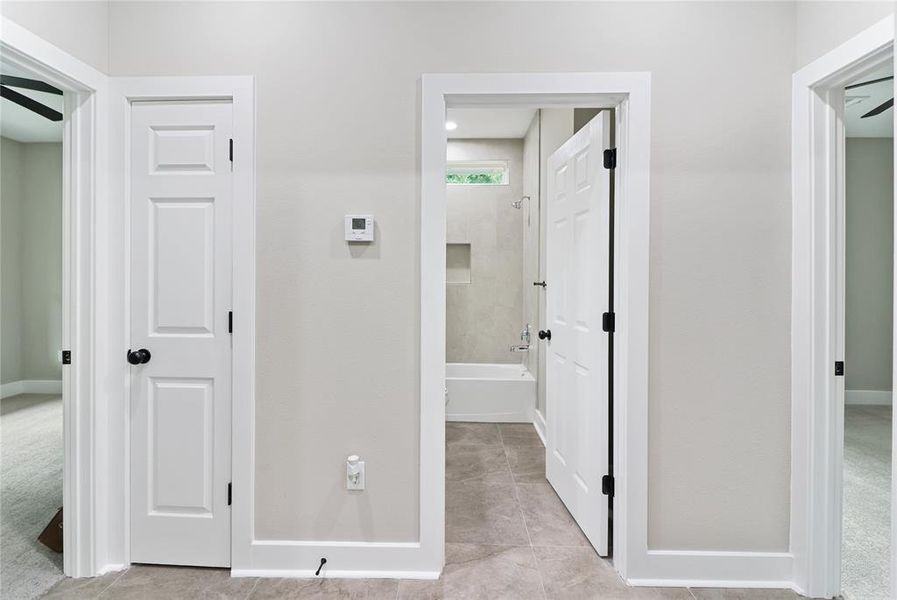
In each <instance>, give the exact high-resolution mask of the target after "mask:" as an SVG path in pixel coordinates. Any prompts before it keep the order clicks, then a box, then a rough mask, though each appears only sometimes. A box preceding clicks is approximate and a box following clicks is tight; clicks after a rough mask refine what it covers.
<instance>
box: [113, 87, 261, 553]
mask: <svg viewBox="0 0 897 600" xmlns="http://www.w3.org/2000/svg"><path fill="white" fill-rule="evenodd" d="M110 98H111V102H112V106H113V108H114V110H112V112H111V122H110V139H112V140H113V141H114V143H115V144H116V145H115V146H113V150H114V151H113V152H111V153H110V156H109V173H110V180H111V187H112V189H115V190H116V194H117V195H118V194H121V197H125V198H126V197H129V196H128V194H129V190H130V186H131V181H130V164H129V159H128V155H129V151H128V149H129V147H130V143H131V142H130V138H131V135H130V123H131V109H132V103H133V102H137V101H141V102H146V101H175V100H176V101H183V100H197V101H210V102H211V101H218V100H221V101H227V102H230V104H231V105H232V109H233V129H232V136H231V137H232V139H233V140H234V143H233V154H232V158H233V160H232V165H233V166H232V169H233V171H232V179H233V180H232V185H233V225H232V250H233V252H232V257H231V264H232V273H233V296H232V299H231V307H229V308H228V309H227V310H226V311H225V316H224V317H223V318H224V320H223V321H221V323H218V319H217V317H218V316H219V315H216V321H215V322H214V324H213V327H217V328H219V329H222V328H223V331H227V326H228V318H227V314H226V313H227V312H232V313H233V320H232V333H231V334H230V338H231V347H232V351H231V369H232V389H231V393H232V403H231V405H232V408H231V415H230V416H231V423H232V427H231V454H230V460H231V474H232V488H231V489H232V495H231V500H232V504H231V507H230V511H231V534H230V547H229V550H230V557H231V566H232V568H234V569H236V568H237V567H238V566H239V565H240V564H241V562H240V561H241V560H245V558H244V557H245V556H246V555H247V554H249V553H250V551H251V545H252V542H251V540H252V514H253V510H254V509H253V506H252V504H253V497H252V493H251V490H252V489H253V485H254V484H253V474H252V464H253V450H254V440H253V437H254V410H255V285H256V258H255V256H256V243H255V219H256V218H255V203H256V199H255V82H254V78H253V77H251V76H236V77H230V76H221V77H219V76H213V77H121V78H111V79H110ZM159 131H162V130H161V129H160V130H159ZM165 131H166V132H168V133H172V135H174V133H173V132H175V131H178V130H177V129H176V128H175V129H166V130H165ZM180 131H181V133H183V132H186V133H187V134H189V135H193V136H194V137H196V138H197V140H195V141H196V143H195V144H194V143H192V142H191V144H190V146H189V147H188V151H185V152H183V153H181V154H178V155H173V154H172V152H171V151H169V150H165V149H164V148H165V146H164V144H163V145H162V146H160V147H161V148H162V150H161V151H160V152H158V153H157V154H155V155H154V156H157V157H158V159H159V160H158V161H155V160H154V161H150V158H149V156H148V157H147V163H148V164H147V167H148V168H149V169H151V170H152V171H159V172H160V173H173V172H174V173H178V174H181V175H184V176H185V177H196V178H200V177H204V176H205V175H206V174H207V173H208V172H209V171H208V169H210V168H215V167H216V165H215V161H221V160H227V161H228V162H231V161H230V160H229V159H230V156H228V155H222V157H223V158H222V157H218V156H213V157H210V156H209V155H208V154H207V153H206V148H205V145H204V144H205V137H204V134H202V135H201V134H200V133H201V132H202V131H204V130H203V129H202V128H199V129H197V128H193V129H189V128H188V129H181V130H180ZM197 132H200V133H197ZM228 151H230V148H228ZM190 196H191V197H193V198H200V199H201V198H203V197H204V196H203V195H202V194H190ZM124 204H127V203H124ZM114 222H115V223H116V224H117V228H120V229H121V230H123V231H125V232H126V231H127V230H128V227H127V226H125V224H128V223H130V212H129V210H127V209H126V208H125V207H122V208H121V209H120V210H119V212H118V213H117V214H116V215H115V221H114ZM116 247H118V248H121V249H122V251H121V255H122V256H121V262H120V263H119V264H117V265H116V268H117V269H120V272H121V273H122V278H123V279H126V277H125V273H126V270H127V269H126V267H125V265H128V264H129V263H130V255H129V252H128V250H127V249H128V248H129V247H130V237H129V236H128V235H126V234H125V233H121V234H120V235H119V237H118V238H117V240H116ZM129 297H130V282H128V283H127V286H126V288H125V293H124V298H129ZM130 318H131V316H130V311H126V312H125V313H124V314H123V315H122V319H123V322H124V323H129V322H130ZM182 325H183V324H178V325H173V327H174V329H175V330H178V327H180V326H182ZM189 325H190V327H191V328H193V329H194V331H192V332H186V331H179V330H178V331H176V333H177V334H178V335H182V334H185V333H187V334H189V333H192V334H194V335H198V336H204V335H209V334H208V333H206V332H203V331H200V330H199V329H196V324H195V323H190V324H189ZM201 328H202V329H206V328H207V327H206V326H205V325H202V327H201ZM166 333H167V332H164V331H160V332H159V333H158V334H157V335H160V336H164V335H166ZM128 341H129V340H128V338H127V337H126V335H125V334H124V333H123V334H122V335H121V336H120V337H119V348H122V349H121V350H120V351H119V349H118V348H117V349H116V358H117V359H121V363H122V364H123V365H125V366H127V365H126V363H125V361H124V360H123V357H124V350H126V349H127V346H128ZM123 373H126V369H123ZM122 377H123V379H120V380H119V381H121V382H122V384H123V385H126V383H127V378H126V375H125V374H123V375H122ZM129 404H130V402H129V400H128V398H124V399H123V401H121V402H120V403H118V402H117V403H116V406H114V407H113V408H112V409H111V411H110V419H111V422H112V423H116V424H118V425H117V428H120V430H121V431H123V432H124V433H122V434H121V435H120V436H119V437H118V438H117V439H115V440H114V443H113V444H112V445H111V446H110V455H111V456H110V468H111V470H112V471H113V472H115V473H117V479H116V481H114V482H112V483H113V485H112V490H111V493H114V494H117V498H124V499H125V503H124V504H125V506H129V505H130V492H129V488H130V486H129V484H128V481H129V470H128V464H129V463H130V452H129V447H130V443H131V441H130V436H129V435H128V434H127V431H128V429H129V428H128V423H129V422H130V416H131V415H130V412H129ZM110 521H111V525H110V526H111V527H112V528H113V530H114V531H116V532H118V534H119V536H120V537H119V538H118V540H117V543H118V547H117V553H118V554H117V558H119V557H120V558H119V559H118V560H116V561H115V562H112V561H110V563H111V564H110V565H109V569H114V568H117V567H119V566H127V565H128V564H130V562H131V556H130V536H129V529H130V527H129V524H130V513H129V510H127V509H121V510H120V512H119V513H118V514H115V515H112V516H111V517H110ZM116 563H117V564H116Z"/></svg>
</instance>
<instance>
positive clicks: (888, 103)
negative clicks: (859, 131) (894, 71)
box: [844, 75, 894, 119]
mask: <svg viewBox="0 0 897 600" xmlns="http://www.w3.org/2000/svg"><path fill="white" fill-rule="evenodd" d="M892 79H894V76H893V75H888V76H887V77H881V78H880V79H873V80H872V81H864V82H862V83H854V84H853V85H848V86H847V87H845V88H844V89H845V90H855V89H856V88H861V87H864V86H867V85H872V84H874V83H881V82H882V81H891V80H892ZM893 106H894V99H893V98H891V99H890V100H888V101H886V102H883V103H881V104H879V105H878V106H876V107H875V108H873V109H872V110H870V111H869V112H867V113H866V114H865V115H863V116H862V117H860V118H861V119H866V118H868V117H874V116H877V115H880V114H881V113H883V112H885V111H886V110H888V109H889V108H891V107H893Z"/></svg>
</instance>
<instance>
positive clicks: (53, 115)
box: [0, 85, 62, 121]
mask: <svg viewBox="0 0 897 600" xmlns="http://www.w3.org/2000/svg"><path fill="white" fill-rule="evenodd" d="M0 98H6V99H7V100H9V101H10V102H15V103H16V104H18V105H19V106H21V107H22V108H27V109H28V110H30V111H31V112H34V113H37V114H39V115H40V116H42V117H44V118H45V119H49V120H51V121H61V120H62V113H61V112H59V111H56V110H53V109H52V108H50V107H49V106H46V105H45V104H41V103H40V102H38V101H37V100H35V99H33V98H29V97H28V96H25V95H23V94H20V93H19V92H17V91H15V90H13V89H10V88H8V87H6V86H5V85H0Z"/></svg>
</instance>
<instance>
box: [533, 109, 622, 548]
mask: <svg viewBox="0 0 897 600" xmlns="http://www.w3.org/2000/svg"><path fill="white" fill-rule="evenodd" d="M609 142H610V112H609V111H603V112H601V113H599V114H598V115H597V116H596V117H595V118H594V119H592V121H591V122H589V124H588V125H586V126H585V127H583V128H582V129H580V130H579V131H578V132H577V133H576V134H574V135H573V137H571V138H570V139H569V140H567V142H565V143H564V145H563V146H561V147H560V149H558V151H557V152H555V153H554V154H552V155H551V157H550V158H549V159H548V226H547V237H546V265H547V272H546V280H547V282H548V288H547V292H548V295H547V301H548V303H547V313H546V314H547V316H548V319H547V321H548V327H549V331H550V338H549V339H548V340H547V342H548V344H547V353H546V354H547V364H546V399H547V402H546V403H547V415H546V422H547V423H546V424H547V427H546V429H547V431H546V438H547V439H546V442H547V448H546V475H547V477H548V481H549V483H551V485H552V486H553V487H554V489H555V491H557V493H558V496H560V498H561V500H563V502H564V504H565V505H566V506H567V509H568V510H569V511H570V513H571V514H572V515H573V518H574V519H575V520H576V522H577V523H578V524H579V526H580V528H581V529H582V530H583V532H584V533H585V535H586V537H587V538H588V539H589V541H590V542H591V543H592V545H593V546H594V547H595V550H596V551H597V552H598V554H600V555H602V556H606V555H607V553H608V540H607V520H608V499H607V496H605V495H603V494H602V490H601V479H602V476H603V475H605V474H607V466H608V350H607V348H608V343H607V334H605V333H604V331H603V329H602V315H603V313H604V311H605V310H606V309H607V303H608V287H609V267H610V263H609V260H610V251H609V232H610V213H609V201H610V171H608V170H607V169H605V168H604V162H603V154H604V150H605V149H606V148H609V147H610V144H609ZM545 333H548V332H545Z"/></svg>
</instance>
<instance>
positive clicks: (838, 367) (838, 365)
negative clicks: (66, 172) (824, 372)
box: [835, 360, 844, 377]
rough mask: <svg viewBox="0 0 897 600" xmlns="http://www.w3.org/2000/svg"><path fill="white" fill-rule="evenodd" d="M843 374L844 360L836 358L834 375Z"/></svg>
mask: <svg viewBox="0 0 897 600" xmlns="http://www.w3.org/2000/svg"><path fill="white" fill-rule="evenodd" d="M843 376H844V361H843V360H836V361H835V377H843Z"/></svg>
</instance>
